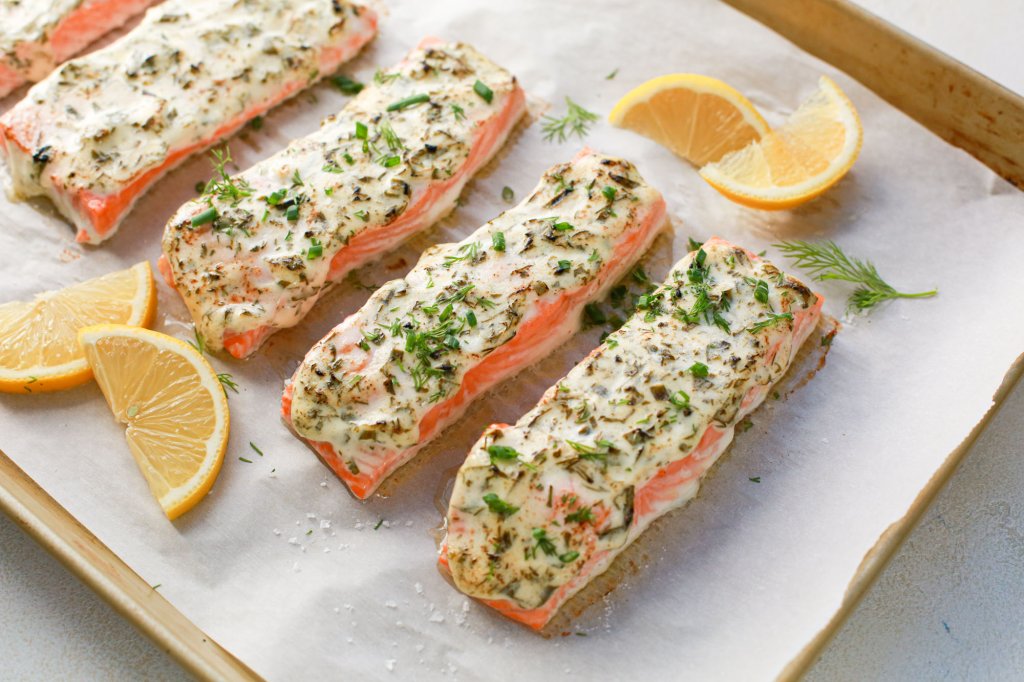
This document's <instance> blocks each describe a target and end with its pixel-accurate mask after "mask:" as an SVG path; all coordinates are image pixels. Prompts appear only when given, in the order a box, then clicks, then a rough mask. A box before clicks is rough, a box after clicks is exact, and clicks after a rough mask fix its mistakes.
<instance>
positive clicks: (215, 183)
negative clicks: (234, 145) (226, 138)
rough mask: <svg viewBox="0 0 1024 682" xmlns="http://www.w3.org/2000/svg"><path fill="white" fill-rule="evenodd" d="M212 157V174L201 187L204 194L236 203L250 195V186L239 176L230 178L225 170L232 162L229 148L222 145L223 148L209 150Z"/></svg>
mask: <svg viewBox="0 0 1024 682" xmlns="http://www.w3.org/2000/svg"><path fill="white" fill-rule="evenodd" d="M210 155H211V156H212V157H213V160H212V162H211V163H212V164H213V173H214V176H213V177H212V178H211V179H210V181H209V182H207V183H206V187H205V188H204V189H203V195H204V196H215V197H217V198H218V199H220V200H222V201H228V202H231V204H232V205H234V204H237V203H238V202H239V201H241V200H242V199H244V198H245V197H248V196H252V186H251V185H250V184H249V183H248V182H246V181H245V180H243V179H241V178H232V177H231V175H230V174H229V173H228V172H227V165H228V164H229V163H232V159H231V149H230V148H229V147H227V145H225V146H224V148H223V149H213V150H211V151H210Z"/></svg>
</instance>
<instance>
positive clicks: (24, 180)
mask: <svg viewBox="0 0 1024 682" xmlns="http://www.w3.org/2000/svg"><path fill="white" fill-rule="evenodd" d="M376 33H377V17H376V14H375V13H374V12H373V11H372V10H370V9H368V8H366V7H364V6H363V5H360V4H357V3H354V2H350V1H349V0H295V1H293V2H281V1H280V0H202V2H197V1H195V0H166V1H165V2H163V3H162V4H160V5H159V6H157V7H154V8H153V9H152V10H151V11H150V12H148V13H147V14H146V16H145V18H144V19H143V20H142V21H141V22H140V23H139V25H138V26H136V27H135V28H134V29H132V30H131V31H130V32H129V33H127V34H126V35H125V36H123V37H122V38H120V39H119V40H117V41H115V42H113V43H111V44H110V45H108V46H106V47H104V48H102V49H100V50H97V51H95V52H91V53H89V54H87V55H85V56H82V57H79V58H77V59H73V60H71V61H69V62H66V63H64V64H63V65H62V66H60V67H59V68H58V69H57V70H56V71H54V72H53V73H51V74H50V75H49V76H47V77H46V78H45V79H44V80H42V81H40V82H39V83H38V84H36V85H35V86H34V87H33V88H32V89H31V90H30V91H29V93H28V95H27V96H26V97H25V99H23V100H22V101H21V102H19V103H18V104H17V105H16V106H15V107H14V108H13V109H11V110H9V111H7V112H6V113H4V115H3V116H2V117H0V143H2V146H0V150H2V151H3V152H4V154H5V155H6V156H7V161H8V163H9V164H10V170H11V173H10V175H11V180H12V182H11V189H12V194H13V195H14V196H17V197H19V198H28V197H33V196H45V197H48V198H49V199H51V200H52V201H53V203H54V205H55V206H56V207H57V209H58V210H59V211H60V212H61V213H62V214H63V215H64V216H65V217H66V218H67V219H68V220H70V221H71V222H72V223H73V224H74V225H75V227H76V228H77V229H78V234H77V237H76V239H77V240H78V241H80V242H88V243H91V244H98V243H100V242H102V241H104V240H105V239H108V238H109V237H110V236H111V235H113V233H114V231H115V230H116V229H117V227H118V226H119V225H120V223H121V221H122V219H123V218H124V217H125V216H126V215H127V213H128V211H129V210H130V209H131V207H132V205H133V204H134V203H135V201H136V200H137V199H138V198H139V196H141V195H142V193H143V192H145V191H146V190H147V189H148V188H149V187H150V186H151V185H152V184H153V183H154V182H156V181H157V180H158V179H159V178H160V177H161V176H162V175H163V174H164V173H165V172H167V171H168V170H169V169H170V168H173V167H174V166H176V165H177V164H179V163H181V161H183V160H184V159H186V158H188V156H189V155H191V154H193V153H195V152H197V151H200V150H202V149H205V148H206V147H207V146H209V145H210V144H212V143H213V142H215V141H216V140H218V139H220V138H221V137H224V136H226V135H230V134H231V133H233V132H234V131H235V130H237V129H238V128H240V127H241V126H242V125H244V124H245V123H246V122H247V121H249V120H250V119H253V118H255V117H256V116H258V115H260V114H262V113H263V112H265V111H266V110H267V109H269V108H270V107H272V106H274V105H275V104H277V103H278V102H281V101H282V100H284V99H286V98H288V97H290V96H292V95H294V94H295V93H297V92H299V91H301V90H303V89H304V88H306V87H307V86H309V85H310V84H312V83H314V82H316V81H317V80H318V79H319V78H320V77H321V76H322V75H328V74H330V73H332V72H333V71H334V70H335V69H337V68H338V66H339V65H340V64H341V63H343V62H345V61H347V60H349V59H351V58H352V57H353V56H354V55H355V54H356V53H357V52H358V51H359V50H360V49H361V48H362V46H363V45H365V44H366V43H367V42H369V41H370V40H371V39H372V38H373V37H374V36H375V35H376Z"/></svg>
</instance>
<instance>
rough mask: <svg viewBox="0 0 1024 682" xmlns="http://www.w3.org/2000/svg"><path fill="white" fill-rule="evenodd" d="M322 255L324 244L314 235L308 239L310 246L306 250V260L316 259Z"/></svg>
mask: <svg viewBox="0 0 1024 682" xmlns="http://www.w3.org/2000/svg"><path fill="white" fill-rule="evenodd" d="M322 255H324V246H323V244H321V243H320V241H319V240H318V239H317V238H316V237H313V238H312V239H310V246H309V250H308V251H306V258H307V259H308V260H316V259H317V258H319V257H320V256H322Z"/></svg>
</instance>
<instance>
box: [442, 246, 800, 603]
mask: <svg viewBox="0 0 1024 682" xmlns="http://www.w3.org/2000/svg"><path fill="white" fill-rule="evenodd" d="M816 301H817V298H816V296H815V295H814V294H813V293H811V292H810V291H809V290H808V289H807V288H806V287H805V286H804V285H803V284H801V283H800V282H798V281H797V280H795V279H793V278H791V277H787V276H786V275H784V274H783V273H781V272H780V271H779V270H778V269H777V268H775V266H773V265H772V264H770V263H768V262H766V261H763V260H760V259H752V258H751V257H750V256H749V255H748V253H747V252H746V251H744V250H743V249H740V248H735V247H733V246H731V245H730V244H728V243H726V242H724V241H721V240H712V241H710V242H708V243H707V244H705V245H704V246H703V247H702V248H701V249H699V250H697V251H695V252H692V253H690V254H689V255H688V256H686V257H685V258H683V259H682V260H681V261H680V262H679V263H678V264H677V265H676V266H675V268H674V269H673V270H672V272H671V273H670V274H669V276H668V278H667V280H666V281H665V283H664V284H663V285H661V286H660V287H658V288H657V289H656V290H655V291H654V292H652V293H651V294H648V295H646V296H644V297H642V298H641V299H640V301H639V305H638V309H637V312H636V313H635V314H634V315H633V317H632V318H630V320H629V321H628V322H627V323H626V324H625V325H624V326H623V327H622V328H621V329H619V330H618V331H616V332H615V333H613V334H611V335H610V336H609V337H608V339H607V340H606V341H605V342H604V343H603V344H602V345H601V347H600V348H599V349H598V350H597V351H595V352H594V353H593V354H591V355H590V356H588V357H587V358H586V359H585V360H584V361H583V362H582V363H580V364H579V365H577V366H576V367H575V368H574V369H573V370H572V371H571V372H570V373H569V374H568V375H567V376H566V377H565V378H564V379H563V380H562V381H560V382H559V383H558V384H557V385H556V386H554V387H552V388H551V389H550V390H549V391H548V392H547V393H546V394H545V396H544V398H543V399H542V401H541V402H540V404H538V405H537V407H535V408H534V409H533V410H531V411H530V412H528V413H527V414H525V415H524V416H523V417H522V418H521V419H520V420H519V421H518V422H517V423H516V424H515V425H514V426H509V427H504V428H503V427H500V426H495V427H491V428H490V429H488V430H487V431H486V432H485V433H484V435H483V436H482V438H481V439H480V441H478V443H477V444H476V445H475V446H474V448H473V450H472V451H471V453H470V455H469V457H468V458H467V460H466V462H465V463H464V464H463V466H462V467H461V469H460V471H459V474H458V478H457V481H456V485H455V489H454V492H453V495H452V499H451V505H450V508H449V531H448V539H447V547H448V561H449V566H450V568H451V571H452V574H453V576H454V579H455V582H456V585H457V586H458V587H459V589H461V590H462V591H464V592H466V593H467V594H470V595H472V596H475V597H480V598H489V599H509V600H512V601H514V602H516V603H517V604H518V605H520V606H521V607H522V608H536V607H539V606H541V605H542V604H544V603H545V602H546V601H547V600H548V598H549V597H550V596H551V595H552V594H553V593H554V592H555V591H556V590H557V589H558V588H560V587H562V586H564V585H566V584H568V583H570V581H572V580H573V579H574V578H576V577H577V576H578V575H580V572H581V570H582V569H583V567H584V566H586V565H587V564H588V562H590V561H592V560H593V561H594V562H598V563H600V564H601V568H600V569H598V570H597V571H596V572H600V570H603V567H604V566H606V565H607V562H608V561H610V558H611V557H613V556H614V554H616V553H617V552H619V551H621V550H622V549H623V548H624V547H625V546H626V545H627V544H628V543H629V542H630V541H631V540H632V539H633V538H634V537H635V536H636V535H637V534H639V532H640V531H642V530H643V528H644V527H645V526H646V522H649V521H650V520H651V518H652V517H656V516H658V515H660V514H661V513H663V512H664V511H667V509H668V508H671V506H672V505H673V504H678V503H679V502H680V501H685V499H688V498H687V497H685V496H684V497H682V498H679V499H671V500H669V502H668V503H667V504H666V505H665V507H664V508H661V507H659V506H658V505H657V504H652V503H651V502H649V501H645V502H644V507H642V508H640V507H639V506H638V504H637V502H636V501H637V500H638V499H639V498H640V497H641V496H642V492H641V491H642V489H643V487H644V485H645V484H647V483H648V482H649V481H651V480H652V479H653V478H654V477H655V476H656V475H657V474H658V472H659V471H661V470H663V469H664V468H665V467H666V466H668V465H670V464H672V463H674V462H678V461H679V460H682V459H685V458H688V457H701V458H707V457H717V455H718V454H720V452H721V449H724V446H725V444H727V443H728V442H729V439H730V438H731V435H732V428H733V426H734V425H735V424H736V422H737V421H738V420H739V419H740V418H741V417H742V416H743V415H745V414H746V413H747V412H749V411H750V410H751V409H753V408H754V407H755V406H756V402H754V403H748V404H744V399H745V398H748V394H749V393H750V392H751V391H752V389H756V388H757V387H762V388H764V387H768V386H770V385H771V384H773V383H774V382H776V381H777V380H778V379H779V378H781V376H782V375H783V374H784V373H785V371H786V369H787V368H788V366H789V362H790V359H791V355H792V353H793V352H794V351H795V348H794V344H797V345H799V343H801V342H802V340H803V338H802V336H797V335H795V334H794V325H795V324H798V325H799V324H800V320H799V317H800V314H801V311H805V310H807V309H808V308H809V307H811V306H813V305H814V304H815V303H816ZM801 334H803V332H801ZM760 395H763V393H761V394H760ZM712 426H714V427H715V428H717V429H719V430H722V431H725V433H724V434H723V436H722V438H723V440H722V441H721V442H720V443H719V444H718V445H717V446H716V447H715V448H713V449H710V450H708V451H707V452H703V451H702V452H700V453H699V454H695V453H694V451H695V449H696V448H697V445H698V444H699V443H701V439H702V438H703V437H704V435H705V431H706V430H707V429H708V428H709V427H712ZM702 450H703V448H702ZM710 464H711V462H710V461H709V462H705V463H704V464H703V468H700V467H698V469H697V470H699V471H700V472H701V473H702V472H703V470H704V468H706V466H710ZM695 466H696V465H695ZM692 484H693V485H692V490H691V491H688V494H689V496H692V494H695V493H696V485H697V484H696V481H693V482H692ZM640 515H646V517H647V518H646V522H645V523H642V524H641V523H638V517H639V516H640ZM588 572H589V571H588ZM579 586H582V585H579Z"/></svg>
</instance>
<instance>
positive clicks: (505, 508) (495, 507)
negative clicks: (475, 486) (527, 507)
mask: <svg viewBox="0 0 1024 682" xmlns="http://www.w3.org/2000/svg"><path fill="white" fill-rule="evenodd" d="M483 500H484V502H485V503H486V504H487V506H488V508H490V510H491V511H492V512H494V513H495V514H498V515H499V516H512V515H513V514H515V513H516V512H517V511H519V507H516V506H514V505H511V504H509V503H508V502H506V501H505V500H503V499H501V498H500V497H498V496H497V495H495V494H494V493H487V494H486V495H484V497H483Z"/></svg>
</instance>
